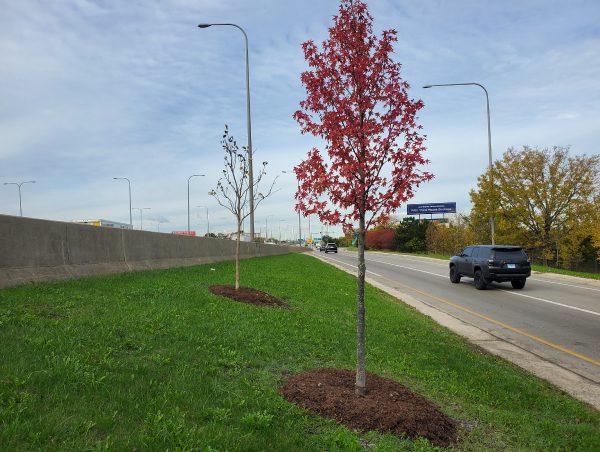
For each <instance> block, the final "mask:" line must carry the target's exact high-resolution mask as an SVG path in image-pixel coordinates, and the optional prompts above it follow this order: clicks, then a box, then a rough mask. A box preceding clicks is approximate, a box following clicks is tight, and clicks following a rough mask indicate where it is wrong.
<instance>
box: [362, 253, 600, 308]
mask: <svg viewBox="0 0 600 452" xmlns="http://www.w3.org/2000/svg"><path fill="white" fill-rule="evenodd" d="M369 260H370V261H371V262H378V263H380V264H386V265H391V266H393V267H399V268H404V269H407V270H413V271H416V272H421V273H427V274H428V275H433V276H441V277H442V278H446V277H447V276H446V275H440V274H438V273H432V272H428V271H425V270H420V269H418V268H412V267H406V266H404V265H398V264H391V263H389V262H384V261H376V260H374V259H369ZM497 290H500V291H502V292H506V293H509V294H511V295H515V296H518V297H525V298H531V299H533V300H537V301H541V302H544V303H549V304H553V305H556V306H561V307H563V308H568V309H573V310H575V311H580V312H585V313H586V314H592V315H597V316H600V312H596V311H590V310H589V309H583V308H578V307H577V306H570V305H568V304H563V303H559V302H557V301H552V300H546V299H545V298H539V297H534V296H532V295H526V294H524V293H519V292H513V291H511V290H506V289H500V288H497Z"/></svg>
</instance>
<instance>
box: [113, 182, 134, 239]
mask: <svg viewBox="0 0 600 452" xmlns="http://www.w3.org/2000/svg"><path fill="white" fill-rule="evenodd" d="M113 179H121V180H126V181H127V184H128V185H129V225H130V226H131V229H133V218H132V215H131V181H130V180H129V179H127V178H126V177H113Z"/></svg>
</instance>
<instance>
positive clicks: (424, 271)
mask: <svg viewBox="0 0 600 452" xmlns="http://www.w3.org/2000/svg"><path fill="white" fill-rule="evenodd" d="M369 260H370V261H371V262H378V263H380V264H386V265H391V266H393V267H399V268H405V269H407V270H413V271H416V272H421V273H427V274H428V275H433V276H440V277H442V278H447V277H448V275H440V274H439V273H433V272H428V271H427V270H420V269H418V268H412V267H407V266H405V265H398V264H392V263H391V262H385V261H376V260H375V259H369Z"/></svg>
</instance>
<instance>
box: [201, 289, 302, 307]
mask: <svg viewBox="0 0 600 452" xmlns="http://www.w3.org/2000/svg"><path fill="white" fill-rule="evenodd" d="M208 290H210V291H211V293H214V294H215V295H221V296H223V297H227V298H231V299H233V300H235V301H239V302H241V303H249V304H255V305H259V306H270V307H273V308H286V309H289V307H290V306H289V305H288V304H287V303H285V302H284V301H281V300H280V299H279V298H277V297H274V296H273V295H271V294H268V293H266V292H261V291H260V290H256V289H252V288H251V287H240V288H239V289H238V290H235V286H230V285H215V286H210V287H209V288H208Z"/></svg>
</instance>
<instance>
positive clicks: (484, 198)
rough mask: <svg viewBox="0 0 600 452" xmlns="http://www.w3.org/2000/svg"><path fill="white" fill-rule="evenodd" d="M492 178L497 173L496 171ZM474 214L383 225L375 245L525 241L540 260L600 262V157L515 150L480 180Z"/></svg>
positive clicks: (415, 247)
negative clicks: (492, 239)
mask: <svg viewBox="0 0 600 452" xmlns="http://www.w3.org/2000/svg"><path fill="white" fill-rule="evenodd" d="M490 176H491V177H490ZM470 197H471V202H472V204H473V208H472V210H471V213H470V214H469V215H463V214H458V215H453V216H452V217H451V218H450V219H449V222H448V223H447V224H440V223H435V222H430V221H427V220H423V221H421V222H419V221H418V220H416V219H414V218H404V219H403V220H402V221H401V222H399V221H395V222H389V223H388V224H383V225H378V226H377V227H375V228H373V230H371V231H369V232H368V233H367V238H366V244H367V246H368V247H369V248H370V249H389V250H397V251H406V252H421V251H428V252H431V253H436V254H446V255H452V254H454V253H456V252H457V251H460V250H461V249H462V248H464V247H465V246H467V245H469V244H474V243H479V244H487V243H490V225H489V218H490V216H491V215H493V216H494V218H495V225H496V243H498V244H512V245H520V246H523V247H524V248H525V249H526V250H527V252H528V254H529V255H530V256H531V257H532V259H533V260H534V262H536V263H539V264H543V265H552V266H558V267H564V268H575V269H577V268H581V267H582V265H583V264H584V263H588V264H589V267H590V268H588V269H590V270H593V269H595V268H597V264H594V262H597V260H598V259H600V156H598V155H592V156H589V157H588V156H585V155H582V156H571V155H570V153H569V149H568V148H562V147H554V148H552V149H537V148H531V147H528V146H525V147H523V149H522V150H515V149H513V148H510V149H508V150H507V151H506V152H505V153H504V154H503V156H502V158H501V159H499V160H497V161H495V162H494V165H493V167H492V171H490V170H488V171H486V172H485V173H484V174H482V175H481V176H480V177H479V178H478V183H477V188H476V189H473V190H472V191H471V193H470Z"/></svg>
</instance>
